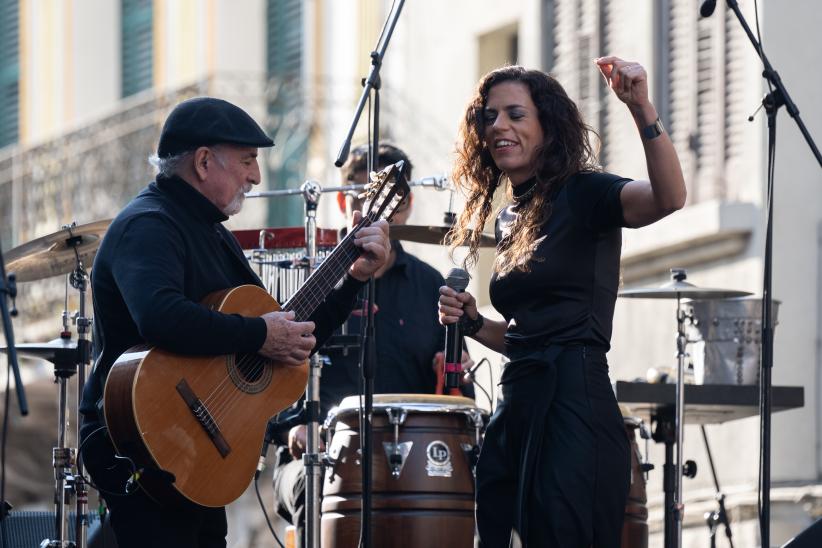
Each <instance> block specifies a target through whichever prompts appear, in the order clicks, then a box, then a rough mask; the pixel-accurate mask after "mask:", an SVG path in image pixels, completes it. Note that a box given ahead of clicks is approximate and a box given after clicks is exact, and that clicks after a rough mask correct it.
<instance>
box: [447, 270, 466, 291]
mask: <svg viewBox="0 0 822 548" xmlns="http://www.w3.org/2000/svg"><path fill="white" fill-rule="evenodd" d="M470 280H471V277H470V276H469V275H468V272H466V271H465V270H463V269H462V268H452V269H451V270H449V271H448V275H447V276H446V277H445V285H447V286H448V287H450V288H451V289H453V290H454V291H456V292H457V293H462V292H463V291H465V288H466V287H468V282H469V281H470Z"/></svg>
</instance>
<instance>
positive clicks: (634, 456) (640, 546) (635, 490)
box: [621, 414, 648, 548]
mask: <svg viewBox="0 0 822 548" xmlns="http://www.w3.org/2000/svg"><path fill="white" fill-rule="evenodd" d="M623 421H624V423H625V433H626V434H627V436H628V440H629V441H630V443H631V487H630V489H629V490H628V502H627V503H626V504H625V521H624V522H623V523H622V544H621V547H622V548H648V497H647V495H646V491H645V474H644V472H643V471H642V466H641V465H642V457H641V455H640V453H639V445H638V444H637V441H636V438H637V436H636V432H637V430H639V428H640V426H641V425H642V420H641V419H639V418H637V417H631V416H628V415H624V414H623Z"/></svg>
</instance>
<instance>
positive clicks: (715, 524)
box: [700, 424, 734, 548]
mask: <svg viewBox="0 0 822 548" xmlns="http://www.w3.org/2000/svg"><path fill="white" fill-rule="evenodd" d="M700 429H701V430H702V440H703V441H704V442H705V452H706V453H707V454H708V464H710V465H711V474H712V475H713V478H714V487H715V488H716V502H717V504H718V505H719V508H717V509H716V510H714V511H713V512H705V521H706V522H707V524H708V529H709V530H710V535H711V548H716V530H717V529H719V526H720V525H724V526H725V536H726V537H727V539H728V544H729V545H730V547H731V548H734V541H733V538H732V537H733V533H731V522H730V520H729V519H728V513H727V512H726V511H725V493H723V492H722V489H720V487H719V478H718V477H717V476H716V467H715V466H714V458H713V456H712V455H711V446H710V445H709V444H708V434H707V432H705V425H704V424H703V425H701V426H700Z"/></svg>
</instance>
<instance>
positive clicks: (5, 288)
mask: <svg viewBox="0 0 822 548" xmlns="http://www.w3.org/2000/svg"><path fill="white" fill-rule="evenodd" d="M16 297H17V284H16V278H15V275H14V274H10V275H9V276H8V277H6V263H5V261H4V260H3V248H2V246H0V315H2V318H3V334H4V335H5V337H6V346H7V347H8V358H7V359H8V364H9V368H10V369H11V371H12V374H13V375H14V388H15V391H16V392H17V404H18V406H19V408H20V414H21V415H23V416H26V415H28V414H29V405H28V402H27V401H26V391H25V389H24V388H23V380H22V379H21V378H20V366H19V364H18V363H17V348H15V346H14V326H12V323H11V317H12V315H14V316H16V315H17V310H16V309H15V308H14V304H12V309H11V311H10V310H9V305H8V302H7V301H6V299H7V298H11V300H12V303H14V299H15V298H16ZM8 397H9V395H8V393H6V398H8ZM6 403H8V399H7V400H6ZM6 410H8V407H7V408H6ZM6 419H7V420H8V414H7V413H6ZM6 434H8V432H6V431H5V430H4V431H3V442H4V443H3V447H2V453H3V460H4V462H3V463H2V465H3V477H2V478H0V483H1V485H0V529H2V531H0V535H2V537H1V538H0V540H1V541H2V543H3V546H5V545H6V544H8V543H7V538H6V537H7V531H6V516H7V515H8V513H9V510H11V505H10V504H8V503H7V502H6V467H5V458H6V448H5V437H6Z"/></svg>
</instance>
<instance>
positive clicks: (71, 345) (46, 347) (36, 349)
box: [0, 338, 77, 363]
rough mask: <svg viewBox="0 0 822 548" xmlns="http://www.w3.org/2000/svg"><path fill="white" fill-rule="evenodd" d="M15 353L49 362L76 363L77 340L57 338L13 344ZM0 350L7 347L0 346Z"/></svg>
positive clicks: (2, 350)
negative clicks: (42, 341)
mask: <svg viewBox="0 0 822 548" xmlns="http://www.w3.org/2000/svg"><path fill="white" fill-rule="evenodd" d="M14 347H15V348H16V349H17V353H18V354H20V355H21V356H25V357H27V358H38V359H41V360H46V361H48V362H51V363H57V362H58V361H60V362H65V363H76V361H77V341H74V340H71V339H63V338H58V339H54V340H52V341H49V342H45V343H21V344H15V345H14ZM0 352H8V347H7V346H5V345H3V346H0Z"/></svg>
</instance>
